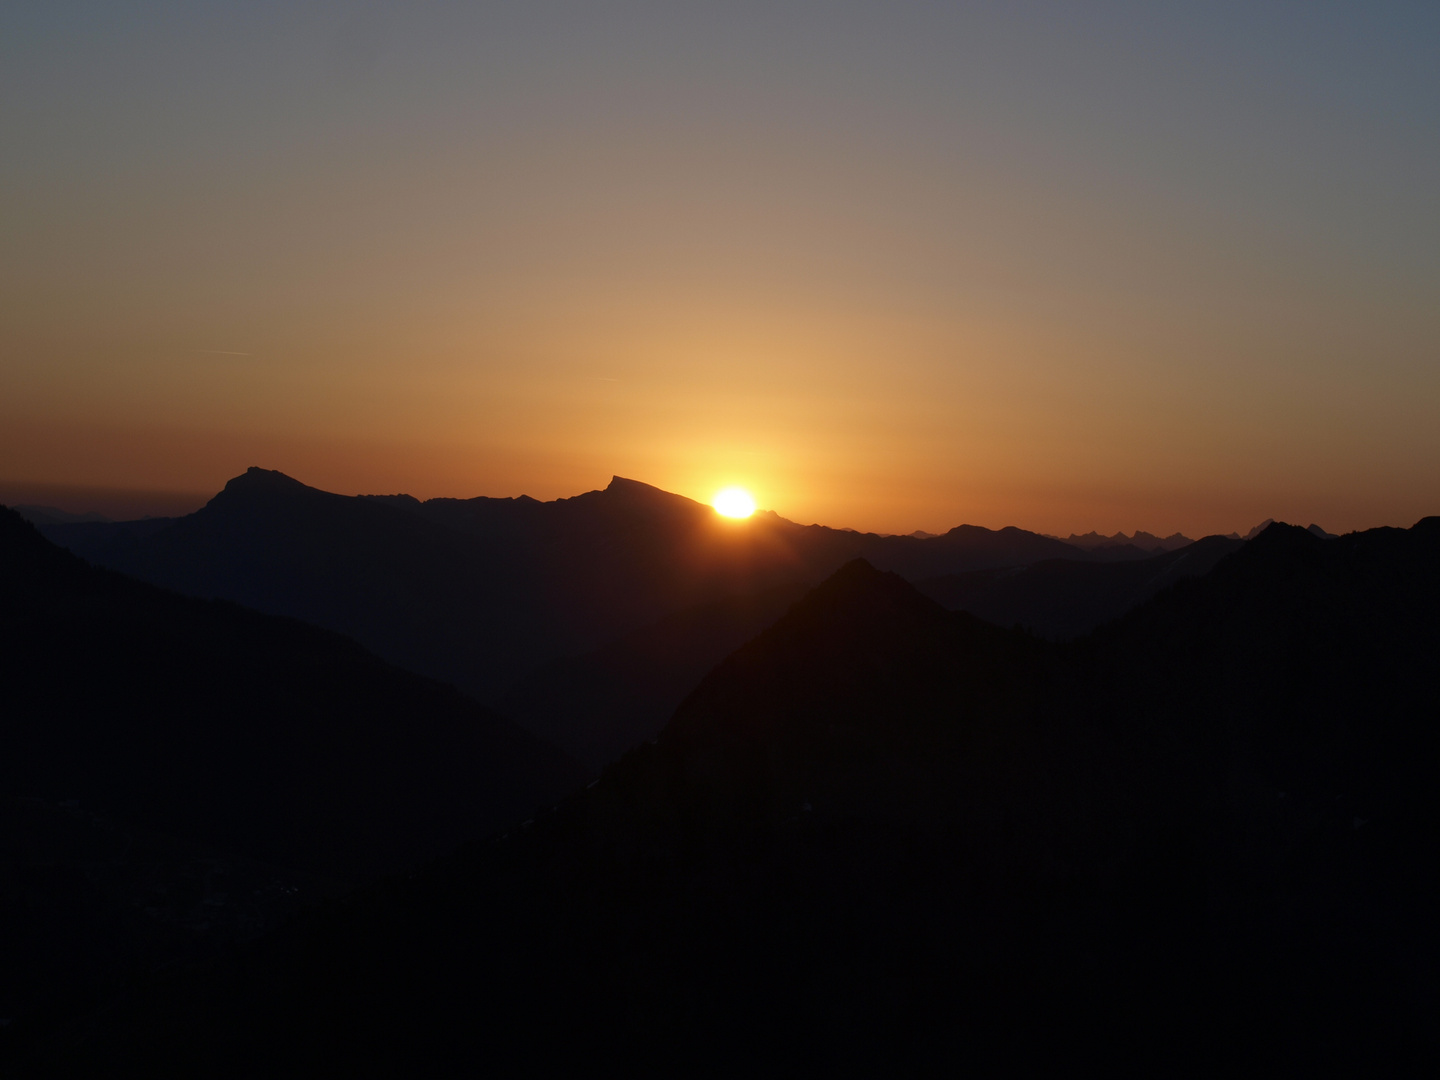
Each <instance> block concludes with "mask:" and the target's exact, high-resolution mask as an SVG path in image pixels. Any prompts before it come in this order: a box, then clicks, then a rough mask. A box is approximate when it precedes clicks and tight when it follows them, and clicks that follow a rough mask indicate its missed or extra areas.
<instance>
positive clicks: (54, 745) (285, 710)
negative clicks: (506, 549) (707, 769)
mask: <svg viewBox="0 0 1440 1080" xmlns="http://www.w3.org/2000/svg"><path fill="white" fill-rule="evenodd" d="M0 673H3V675H0V677H3V684H4V691H5V699H6V703H5V715H4V724H3V727H0V795H4V796H6V797H11V798H14V797H25V798H30V799H34V800H40V801H41V802H48V803H61V802H72V801H78V803H79V805H81V806H83V807H85V808H86V809H87V810H94V811H96V812H99V813H103V814H106V815H108V816H110V817H112V818H114V819H116V820H119V821H123V822H126V823H128V824H131V825H134V826H136V827H140V828H145V829H152V830H157V831H159V832H162V833H165V834H168V835H173V836H176V837H182V838H185V839H187V840H192V841H197V842H203V843H205V844H209V845H213V846H216V847H220V848H224V849H226V850H229V851H232V852H235V853H238V854H243V855H246V856H249V857H252V858H258V859H264V860H269V861H271V862H274V863H279V864H284V865H289V866H294V867H298V868H302V869H305V870H309V871H313V872H323V873H327V874H331V875H334V876H338V877H345V878H350V877H356V876H365V875H368V874H373V873H376V872H381V871H384V870H393V869H397V868H400V867H404V866H406V865H409V864H411V863H413V862H415V861H416V860H417V859H420V858H423V857H429V856H433V855H435V854H438V853H440V852H443V851H445V850H447V849H448V848H450V847H452V846H454V845H455V844H457V843H459V842H460V841H461V840H463V839H466V838H468V837H471V836H474V835H476V834H478V833H482V832H484V831H486V830H487V829H490V828H494V827H497V826H500V825H504V824H506V823H507V822H509V821H511V820H512V819H514V818H516V817H518V816H523V815H524V814H525V813H527V812H529V811H530V810H532V809H533V808H534V807H535V806H536V805H537V804H538V803H540V802H543V801H550V800H553V798H554V797H555V796H556V795H557V794H559V793H561V792H563V791H565V790H566V789H567V788H568V787H569V786H570V785H572V784H574V783H575V782H576V779H577V777H578V776H579V775H580V774H579V772H578V771H577V767H576V766H575V764H574V763H573V762H571V761H570V760H569V759H567V758H566V757H565V756H564V755H563V754H562V753H560V752H559V751H558V750H556V749H554V748H553V747H551V746H548V745H547V744H544V743H542V742H541V741H539V740H538V739H536V738H534V737H533V736H531V735H529V734H527V733H525V732H523V731H521V730H520V729H518V728H516V727H514V726H513V725H511V724H510V723H508V722H506V721H504V720H501V719H500V718H498V717H496V716H495V715H493V714H491V713H489V712H487V711H486V710H485V709H483V708H481V707H479V706H478V705H476V704H474V703H473V702H471V701H469V700H467V699H466V698H464V697H462V696H461V695H460V694H459V693H458V692H457V691H455V690H454V689H453V688H452V687H448V686H444V685H441V684H439V683H435V682H432V681H430V680H428V679H424V678H421V677H420V676H417V675H413V674H411V673H409V672H405V671H401V670H399V669H397V668H394V667H392V666H391V665H389V664H387V663H385V662H384V661H381V660H379V659H377V658H376V657H374V656H373V655H371V654H369V653H367V652H366V651H365V650H363V649H362V648H360V647H359V646H358V645H356V644H355V643H354V642H352V641H349V640H347V639H345V638H342V637H340V636H339V635H336V634H333V633H331V632H329V631H325V630H320V629H317V628H315V627H310V626H305V625H303V624H301V623H298V622H295V621H293V620H289V619H281V618H276V617H274V616H269V615H262V614H259V613H257V612H253V611H247V610H245V609H243V608H240V607H237V606H235V605H234V604H230V603H226V602H220V601H201V600H194V599H189V598H186V597H182V596H177V595H175V594H173V593H169V592H166V591H164V590H162V589H157V588H155V587H154V586H150V585H146V584H143V583H141V582H137V581H133V580H131V579H128V578H126V577H124V576H122V575H120V574H116V573H114V572H112V571H108V570H100V569H96V568H93V567H90V566H88V565H86V564H85V563H84V562H82V561H81V560H79V559H78V558H76V557H75V556H74V555H71V554H70V553H68V552H65V551H62V550H61V549H59V548H57V547H55V546H54V545H52V544H50V543H48V542H47V541H46V540H45V539H43V538H42V537H41V536H40V535H39V534H38V533H37V532H36V531H35V530H34V529H33V528H32V527H31V526H30V525H28V524H26V523H25V522H23V521H22V520H21V519H20V518H19V517H18V516H17V515H16V514H15V513H13V512H12V511H9V510H4V509H3V508H0Z"/></svg>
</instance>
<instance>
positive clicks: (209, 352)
mask: <svg viewBox="0 0 1440 1080" xmlns="http://www.w3.org/2000/svg"><path fill="white" fill-rule="evenodd" d="M195 351H196V352H198V353H205V354H206V355H208V356H254V355H255V354H254V353H248V352H231V351H230V350H229V349H196V350H195Z"/></svg>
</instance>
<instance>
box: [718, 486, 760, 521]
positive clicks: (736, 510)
mask: <svg viewBox="0 0 1440 1080" xmlns="http://www.w3.org/2000/svg"><path fill="white" fill-rule="evenodd" d="M711 505H712V506H714V507H715V510H716V512H718V513H721V514H724V515H725V516H726V517H732V518H747V517H749V516H750V515H751V514H753V513H755V500H754V499H753V498H751V496H750V493H749V492H748V491H746V490H745V489H744V488H738V487H728V488H726V489H725V490H724V491H717V492H716V493H715V498H714V499H712V500H711Z"/></svg>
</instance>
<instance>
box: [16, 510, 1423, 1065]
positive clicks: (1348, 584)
mask: <svg viewBox="0 0 1440 1080" xmlns="http://www.w3.org/2000/svg"><path fill="white" fill-rule="evenodd" d="M1437 674H1440V518H1430V519H1426V520H1425V521H1422V522H1421V523H1420V524H1418V525H1417V526H1415V528H1413V529H1410V530H1396V529H1381V530H1373V531H1371V532H1368V533H1360V534H1352V535H1350V536H1346V537H1343V538H1340V539H1337V540H1330V541H1325V540H1321V539H1319V538H1318V537H1316V536H1314V535H1313V534H1311V533H1309V532H1307V531H1305V530H1303V529H1298V528H1293V527H1290V526H1283V525H1273V526H1271V527H1270V528H1269V529H1267V530H1266V531H1265V532H1264V533H1262V534H1261V535H1260V536H1259V537H1257V538H1256V539H1255V540H1253V541H1251V542H1250V543H1248V544H1245V545H1244V546H1243V547H1240V548H1239V549H1237V550H1235V551H1233V552H1231V553H1230V554H1229V555H1227V556H1225V557H1223V558H1221V559H1220V560H1219V561H1218V562H1217V563H1216V564H1215V566H1214V568H1213V569H1212V570H1211V571H1210V572H1209V573H1208V574H1205V575H1203V576H1198V577H1191V578H1186V579H1183V580H1181V581H1179V582H1177V583H1176V584H1175V585H1174V587H1173V588H1169V589H1166V590H1165V591H1164V592H1162V593H1160V594H1159V595H1157V596H1155V597H1154V598H1152V599H1151V600H1149V601H1148V602H1146V603H1144V604H1142V605H1141V606H1140V607H1138V608H1137V609H1135V610H1133V611H1131V612H1130V613H1129V614H1128V615H1126V616H1124V617H1123V618H1121V619H1120V620H1118V621H1116V622H1114V623H1112V624H1110V625H1109V626H1107V627H1105V628H1104V629H1102V630H1101V631H1100V632H1098V633H1096V634H1094V635H1091V636H1089V637H1087V638H1085V639H1083V640H1081V641H1079V642H1073V643H1068V644H1054V643H1049V642H1045V641H1042V640H1038V639H1036V638H1034V637H1033V636H1031V635H1028V634H1025V633H1023V632H1019V631H1013V630H1004V629H1000V628H997V627H994V626H991V625H988V624H986V623H984V622H981V621H980V620H978V619H976V618H974V617H973V616H970V615H966V614H962V613H952V612H947V611H945V610H944V609H943V608H942V607H940V606H939V605H938V604H935V603H934V602H933V601H931V600H928V599H927V598H925V597H924V596H922V595H920V594H919V593H918V592H917V591H916V590H915V589H914V588H912V587H911V586H910V585H908V584H907V583H906V582H904V581H903V580H901V579H900V578H899V577H897V576H895V575H891V574H885V573H881V572H879V571H878V570H876V569H874V568H873V567H871V566H869V565H868V564H866V563H864V562H862V561H856V562H853V563H850V564H847V565H846V566H845V567H843V568H842V569H841V570H840V571H839V572H837V573H836V574H835V575H833V576H832V577H831V578H830V579H829V580H827V581H826V582H825V583H824V584H822V585H821V586H820V587H818V588H816V589H815V590H814V591H813V592H811V593H809V594H808V595H807V596H806V597H804V598H803V599H802V600H800V601H799V602H798V603H796V604H794V605H793V606H792V607H791V608H790V609H789V610H788V612H787V613H786V614H785V615H784V616H783V617H782V618H781V619H780V620H779V621H778V622H777V623H775V624H774V625H773V626H771V627H770V628H769V629H767V630H766V631H764V632H763V633H762V634H760V635H759V636H758V637H757V638H755V639H754V640H752V641H751V642H749V643H748V644H746V645H745V646H743V647H742V648H740V649H739V650H737V651H736V652H735V653H733V654H732V655H731V656H730V657H729V658H728V659H727V660H726V661H725V662H724V663H722V664H721V665H719V666H718V667H717V668H716V669H715V670H713V671H712V672H711V673H710V674H709V675H707V676H706V677H705V678H704V679H703V680H702V682H701V683H700V685H699V686H698V687H697V688H696V689H695V690H694V692H693V693H692V694H690V695H689V697H688V698H687V699H686V701H685V703H684V705H683V706H682V707H681V708H680V710H679V711H678V712H677V714H676V715H675V717H674V718H673V720H672V721H671V722H670V723H669V725H668V726H667V727H666V728H665V730H664V731H663V732H662V734H661V736H660V738H659V740H658V742H657V743H656V744H655V745H653V746H645V747H642V748H640V749H638V750H636V751H634V752H632V753H630V754H628V755H627V756H626V757H625V758H623V759H622V760H621V761H620V762H618V763H616V764H614V765H612V766H610V767H609V768H608V769H607V770H606V771H605V773H604V775H603V776H602V777H601V779H600V780H599V782H598V783H597V784H596V785H594V786H593V787H592V788H590V789H588V790H586V791H585V792H583V793H580V794H577V795H576V796H574V797H572V798H570V799H568V800H566V801H565V802H563V803H562V804H561V805H560V806H559V807H558V808H557V809H556V810H555V811H554V812H551V813H547V814H544V815H541V816H540V817H538V818H537V819H536V820H535V821H534V822H533V823H531V824H528V825H526V826H524V827H521V828H518V829H515V830H512V831H511V832H510V833H509V834H508V835H506V836H504V837H501V838H497V839H495V840H494V841H492V842H490V843H487V844H482V845H474V846H472V847H470V848H468V849H467V850H465V851H463V852H461V853H459V854H458V855H456V856H455V857H453V858H451V859H449V860H445V861H444V862H441V863H438V864H436V865H434V866H432V867H431V868H429V869H428V870H426V871H424V872H422V873H420V874H418V875H416V876H415V877H414V878H413V879H410V880H397V881H393V882H391V883H388V884H387V885H385V886H383V887H381V888H379V889H377V890H375V891H374V892H372V893H370V894H369V895H367V896H365V897H361V898H357V899H356V900H355V901H354V902H352V903H351V904H349V905H346V906H344V907H336V908H334V909H331V910H329V911H327V912H324V913H320V914H318V915H317V916H316V917H314V918H312V919H311V920H309V921H308V922H307V923H305V924H303V925H298V926H295V927H293V928H292V929H291V930H290V931H289V932H287V933H284V934H281V935H277V936H275V937H273V938H272V939H271V940H270V941H269V942H268V943H267V944H265V945H264V947H262V948H260V949H258V950H256V951H254V952H253V953H251V954H249V955H247V956H246V957H245V958H244V959H243V960H242V961H239V962H236V963H233V964H228V965H224V966H222V967H220V968H219V969H217V970H213V971H197V972H194V973H188V974H187V973H181V974H178V975H177V976H175V977H174V978H172V979H170V980H168V981H161V982H158V983H154V984H152V985H151V986H150V987H148V988H146V989H145V990H144V991H143V992H142V993H138V994H134V995H131V996H130V997H128V998H126V999H125V1000H123V1001H120V1002H118V1003H117V1004H115V1005H113V1006H112V1007H110V1008H109V1009H107V1010H106V1011H105V1012H104V1013H102V1014H93V1015H92V1016H91V1017H90V1019H89V1020H88V1021H86V1022H85V1024H84V1025H82V1026H77V1027H74V1028H48V1029H47V1028H41V1029H39V1033H38V1034H37V1038H38V1037H39V1035H41V1034H44V1033H45V1032H46V1031H49V1032H50V1033H51V1034H50V1036H49V1042H43V1041H41V1042H38V1043H36V1044H35V1045H44V1046H46V1047H47V1049H46V1051H45V1054H46V1055H48V1057H46V1061H48V1063H49V1064H51V1065H54V1066H55V1067H56V1068H68V1069H69V1070H70V1071H72V1072H75V1073H77V1074H79V1073H86V1072H88V1073H89V1074H93V1075H101V1074H113V1073H117V1072H127V1073H143V1074H147V1075H161V1074H174V1075H213V1076H226V1075H236V1076H239V1075H269V1074H272V1073H274V1072H275V1071H276V1070H277V1069H282V1068H292V1069H296V1070H299V1071H305V1070H307V1069H310V1070H312V1071H313V1069H314V1068H318V1067H321V1066H322V1065H323V1067H324V1068H325V1069H327V1070H329V1071H345V1072H358V1071H369V1072H372V1073H374V1074H377V1075H386V1074H396V1073H398V1072H405V1071H407V1069H411V1068H413V1066H414V1065H415V1063H417V1062H422V1061H423V1062H424V1063H425V1066H424V1067H425V1070H426V1071H429V1072H433V1073H436V1074H441V1073H443V1074H452V1073H459V1072H460V1071H462V1070H486V1071H492V1072H499V1073H504V1074H517V1075H518V1074H527V1075H550V1074H553V1073H555V1072H556V1071H557V1070H560V1069H569V1070H573V1069H579V1068H589V1067H593V1064H594V1063H595V1062H597V1061H603V1062H605V1063H606V1066H607V1067H609V1068H619V1069H622V1070H624V1071H628V1072H645V1073H665V1074H668V1075H681V1074H683V1075H690V1074H696V1073H706V1074H713V1075H740V1074H742V1073H744V1072H755V1071H761V1072H767V1073H768V1072H784V1073H795V1074H808V1073H812V1072H826V1071H829V1072H834V1073H837V1074H839V1073H843V1074H850V1075H880V1074H885V1075H891V1074H909V1073H924V1074H933V1073H935V1072H938V1071H940V1070H941V1069H944V1070H946V1071H949V1070H955V1071H972V1072H976V1073H980V1074H985V1075H994V1074H997V1073H1003V1074H1010V1075H1013V1074H1019V1073H1025V1074H1029V1073H1032V1072H1034V1073H1037V1074H1044V1075H1056V1074H1065V1075H1069V1074H1073V1073H1076V1072H1088V1071H1090V1069H1089V1068H1088V1066H1090V1065H1091V1064H1094V1065H1096V1066H1103V1067H1104V1068H1107V1069H1109V1070H1111V1071H1114V1070H1116V1069H1119V1070H1120V1071H1124V1072H1134V1073H1140V1074H1145V1075H1175V1074H1185V1075H1190V1074H1194V1075H1216V1074H1219V1073H1221V1072H1235V1071H1241V1070H1245V1071H1248V1070H1252V1069H1254V1068H1255V1067H1256V1066H1259V1067H1261V1068H1265V1069H1268V1070H1270V1071H1275V1072H1278V1073H1284V1074H1292V1075H1293V1074H1299V1073H1337V1072H1338V1073H1345V1074H1357V1075H1358V1074H1362V1073H1367V1074H1368V1073H1382V1074H1386V1075H1398V1074H1402V1073H1404V1074H1409V1075H1431V1074H1433V1072H1434V1070H1435V1068H1436V1067H1437V1066H1440V1050H1437V1045H1436V1042H1435V1038H1434V1027H1433V1022H1432V1019H1433V1016H1434V1005H1435V1002H1436V997H1435V989H1434V987H1435V979H1434V973H1435V972H1436V971H1437V970H1440V949H1437V944H1436V936H1435V934H1434V932H1433V923H1434V912H1435V910H1437V907H1440V870H1437V865H1436V861H1435V859H1434V857H1433V855H1434V851H1435V849H1436V845H1437V843H1440V788H1437V785H1436V784H1435V781H1434V778H1435V774H1436V770H1437V766H1440V728H1437V726H1436V723H1435V720H1436V717H1437V716H1440V678H1437ZM66 1031H71V1032H75V1033H80V1032H83V1036H84V1037H83V1039H82V1038H80V1037H79V1035H78V1034H72V1035H66V1034H65V1032H66Z"/></svg>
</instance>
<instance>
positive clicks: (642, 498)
mask: <svg viewBox="0 0 1440 1080" xmlns="http://www.w3.org/2000/svg"><path fill="white" fill-rule="evenodd" d="M601 494H603V495H604V496H605V498H606V500H607V501H610V502H615V503H624V504H626V505H630V506H653V507H671V508H679V507H684V508H687V509H692V508H694V507H698V506H701V505H703V504H701V503H698V502H696V501H695V500H694V499H689V498H686V497H685V496H684V495H676V494H675V493H674V492H673V491H666V490H665V489H664V488H658V487H656V486H655V485H653V484H646V483H642V482H641V481H639V480H629V479H627V478H626V477H623V476H612V477H611V478H610V483H609V484H608V485H607V486H606V488H605V490H604V491H603V492H601Z"/></svg>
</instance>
